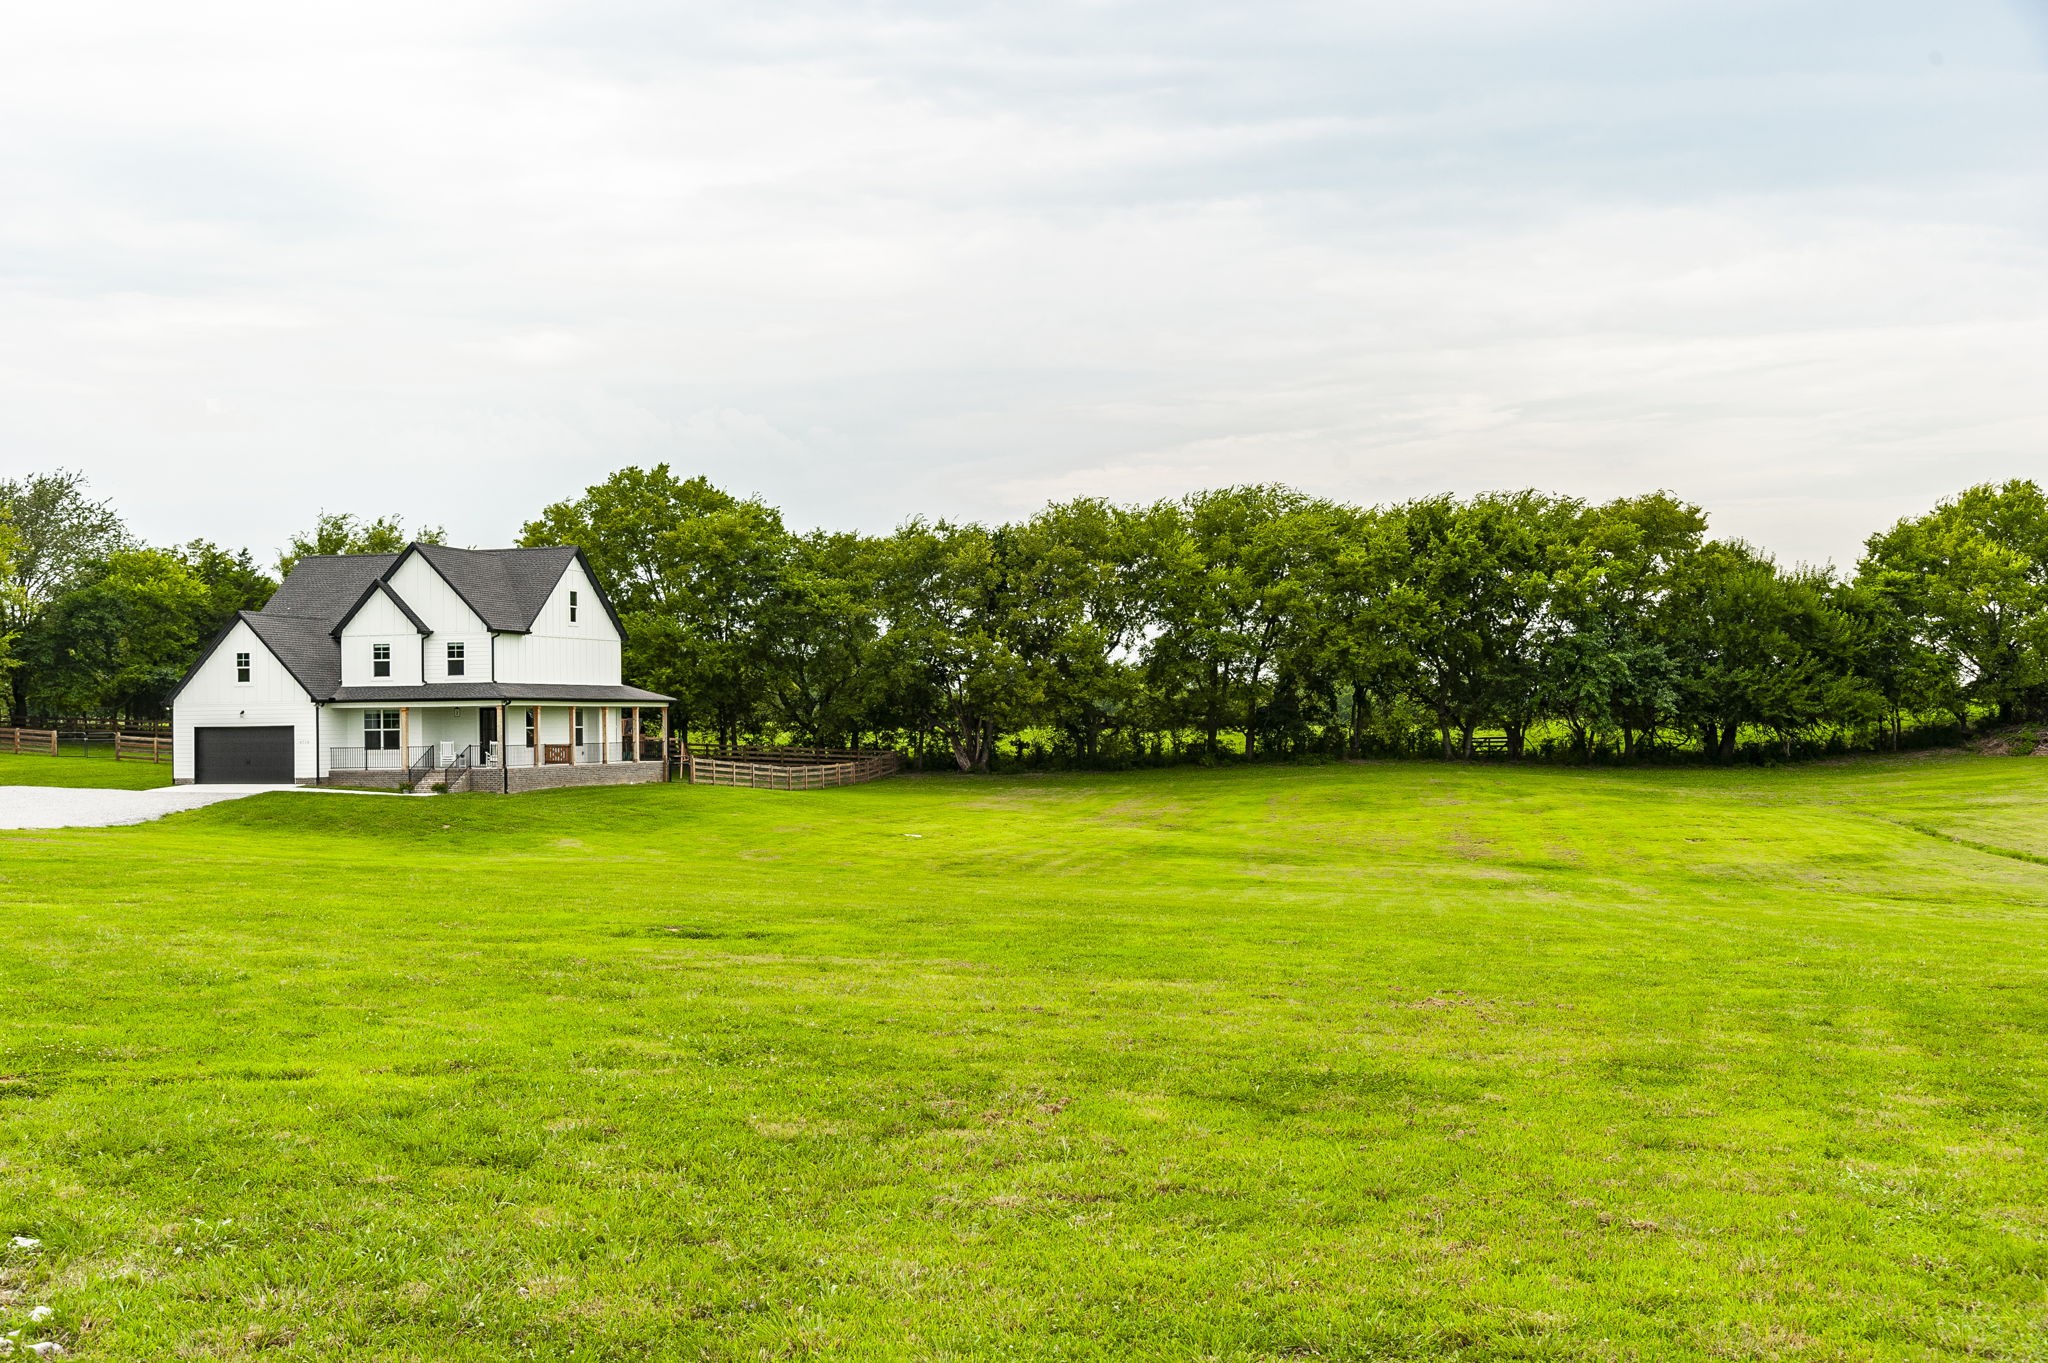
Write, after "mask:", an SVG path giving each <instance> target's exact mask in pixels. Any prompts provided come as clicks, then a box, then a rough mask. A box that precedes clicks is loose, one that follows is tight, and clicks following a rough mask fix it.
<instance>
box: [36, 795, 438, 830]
mask: <svg viewBox="0 0 2048 1363" xmlns="http://www.w3.org/2000/svg"><path fill="white" fill-rule="evenodd" d="M274 790H295V791H300V792H302V793H304V794H307V795H376V794H382V793H384V792H379V791H342V790H321V789H309V788H307V787H305V786H162V787H159V788H158V789H156V790H94V789H90V788H84V787H74V786H0V828H107V827H111V826H112V825H114V824H124V823H148V822H149V821H150V820H151V819H161V818H162V817H163V816H164V815H166V814H177V813H180V812H182V811H184V810H187V809H200V808H203V807H205V806H207V805H216V804H219V803H220V802H221V801H222V800H239V799H242V798H243V797H244V796H248V795H264V794H268V793H269V792H271V791H274ZM401 798H403V797H401Z"/></svg>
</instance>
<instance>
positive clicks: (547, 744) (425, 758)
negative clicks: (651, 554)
mask: <svg viewBox="0 0 2048 1363" xmlns="http://www.w3.org/2000/svg"><path fill="white" fill-rule="evenodd" d="M322 729H323V731H324V732H323V739H324V740H325V742H324V749H323V754H322V755H323V757H324V758H325V762H324V763H323V767H324V769H323V771H322V774H321V777H322V780H323V781H324V782H326V783H327V784H331V785H371V786H381V787H386V788H389V787H410V788H422V787H428V786H440V787H443V788H445V789H448V790H451V791H452V790H503V791H512V790H527V789H536V788H539V787H541V786H561V785H604V784H629V783H633V782H636V781H641V780H661V779H663V778H664V776H665V774H666V771H667V763H666V761H665V757H666V754H667V750H668V711H667V709H666V707H664V706H640V705H605V704H595V705H580V704H562V703H560V702H559V701H531V702H520V701H517V700H507V701H503V702H499V703H493V704H478V703H476V702H474V701H470V702H460V701H451V702H439V701H425V702H422V701H408V702H406V703H404V704H396V705H384V704H354V703H351V704H347V705H330V706H328V707H326V711H325V713H324V714H323V716H322ZM612 768H631V769H633V770H631V771H627V770H617V771H614V770H611V769H612Z"/></svg>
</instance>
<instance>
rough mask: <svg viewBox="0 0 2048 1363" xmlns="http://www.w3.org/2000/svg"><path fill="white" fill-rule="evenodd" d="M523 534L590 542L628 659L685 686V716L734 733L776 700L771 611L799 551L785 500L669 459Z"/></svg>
mask: <svg viewBox="0 0 2048 1363" xmlns="http://www.w3.org/2000/svg"><path fill="white" fill-rule="evenodd" d="M520 543H521V544H524V545H544V544H573V545H577V546H580V547H581V548H582V549H583V551H584V553H585V555H586V556H588V557H589V559H590V561H591V566H592V568H594V569H595V570H596V571H597V574H598V577H599V580H601V581H602V582H604V583H605V585H606V587H607V589H609V590H610V592H611V593H612V596H613V602H614V604H615V605H616V606H617V607H618V608H619V614H620V618H621V619H622V621H623V622H624V624H625V626H626V650H625V655H626V671H627V676H628V677H629V678H630V679H631V680H632V681H634V682H636V683H638V684H640V685H643V686H648V687H651V688H653V689H655V690H658V691H663V692H666V693H668V694H670V695H673V696H675V698H676V704H677V708H678V710H679V712H680V719H681V728H682V730H683V732H685V733H687V732H689V731H690V730H691V729H692V728H693V727H703V728H708V729H710V730H711V731H712V732H713V733H714V734H715V735H716V736H717V738H718V740H719V741H720V742H723V743H734V742H737V741H739V739H740V737H741V736H742V735H743V734H744V733H746V732H748V731H750V730H751V728H752V726H753V725H754V724H755V723H756V722H757V721H758V720H759V719H760V717H761V716H762V714H763V709H764V705H765V703H766V695H765V692H766V686H767V682H766V678H765V675H764V670H763V648H764V642H763V635H762V622H763V617H764V614H765V612H766V610H767V607H768V604H769V602H770V601H771V599H773V597H774V595H775V591H776V587H777V583H778V581H779V580H780V575H781V572H782V569H783V566H784V564H785V562H786V561H787V556H788V553H789V544H790V535H789V532H788V531H787V530H785V529H784V528H783V525H782V517H781V515H780V514H779V513H778V512H776V511H775V509H774V508H772V507H770V506H768V505H766V504H765V503H763V502H761V501H759V500H758V499H754V498H746V499H742V498H738V497H734V496H732V495H731V494H730V493H727V492H723V491H721V490H720V489H718V488H716V487H713V486H712V485H711V483H710V482H708V481H707V480H705V479H703V478H687V479H683V478H677V477H676V476H675V475H674V474H673V473H671V472H670V471H669V467H668V465H666V464H657V465H656V466H655V467H653V468H651V469H640V468H627V469H621V470H619V471H618V472H617V473H615V474H613V475H612V476H611V477H610V478H607V479H606V480H605V481H604V482H602V483H598V484H595V485H593V486H591V487H588V488H586V489H584V491H583V495H582V496H580V497H577V498H575V499H573V500H571V501H565V502H557V503H555V504H554V505H552V506H549V507H547V508H546V509H545V510H543V511H542V512H541V514H540V515H539V517H537V518H536V519H534V520H532V521H529V522H528V523H527V524H526V526H525V528H524V529H523V530H522V531H521V533H520Z"/></svg>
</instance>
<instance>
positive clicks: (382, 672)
mask: <svg viewBox="0 0 2048 1363" xmlns="http://www.w3.org/2000/svg"><path fill="white" fill-rule="evenodd" d="M370 675H371V676H373V677H388V676H390V675H391V645H389V644H371V645H370Z"/></svg>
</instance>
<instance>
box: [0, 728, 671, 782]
mask: <svg viewBox="0 0 2048 1363" xmlns="http://www.w3.org/2000/svg"><path fill="white" fill-rule="evenodd" d="M0 737H4V733H0ZM165 746H166V748H168V746H169V745H168V744H167V745H165ZM632 749H633V742H632V740H631V739H614V740H612V741H611V742H609V743H575V744H570V743H544V744H542V745H541V760H540V762H538V763H536V762H535V761H534V752H533V749H531V748H529V747H527V746H526V745H525V744H523V743H482V744H470V745H467V746H465V745H462V744H456V743H415V744H413V745H412V746H411V747H409V748H406V749H403V750H400V749H399V748H396V747H391V748H356V747H341V748H334V747H331V748H329V749H328V750H327V769H328V770H329V771H332V772H352V771H394V772H395V771H404V772H411V771H412V769H413V768H414V767H415V766H421V764H422V763H425V764H426V765H424V766H423V767H422V770H425V771H432V770H435V769H437V768H443V767H449V766H452V765H454V764H455V763H456V762H457V761H458V760H460V759H461V758H462V757H463V756H465V755H466V756H467V759H468V762H467V765H470V766H474V767H487V768H489V769H490V770H492V771H496V770H497V769H498V768H499V767H500V766H507V767H530V766H536V765H538V766H547V765H550V763H549V762H548V758H549V756H550V755H552V756H553V757H554V759H555V761H554V763H553V764H552V765H557V766H559V765H561V763H562V760H563V758H564V757H565V756H570V755H573V760H574V761H575V763H576V765H578V766H583V765H586V764H588V765H591V766H595V765H597V764H598V763H601V762H631V761H632V760H633V754H632ZM23 750H24V751H27V750H28V749H27V748H26V746H25V745H24V749H23ZM640 760H641V761H643V762H659V761H660V760H661V743H660V741H659V740H657V739H652V738H650V739H647V740H645V742H643V743H642V745H641V757H640ZM413 779H416V778H413Z"/></svg>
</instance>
